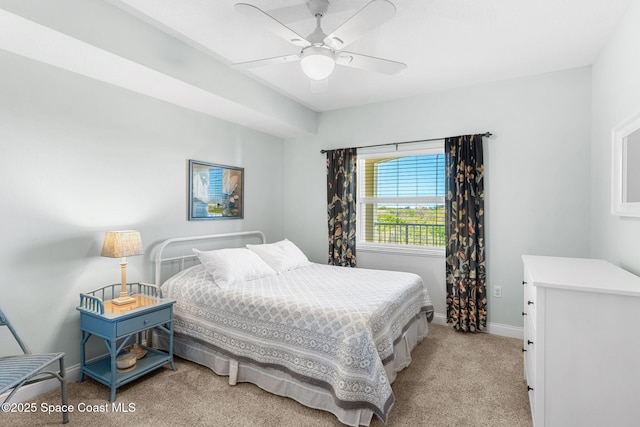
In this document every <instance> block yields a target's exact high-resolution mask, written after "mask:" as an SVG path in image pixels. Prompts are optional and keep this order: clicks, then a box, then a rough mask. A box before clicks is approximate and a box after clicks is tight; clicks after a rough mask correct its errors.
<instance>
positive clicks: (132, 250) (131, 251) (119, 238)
mask: <svg viewBox="0 0 640 427" xmlns="http://www.w3.org/2000/svg"><path fill="white" fill-rule="evenodd" d="M143 253H144V250H143V249H142V239H141V238H140V232H139V231H134V230H123V231H107V232H106V234H105V236H104V244H103V245H102V252H101V253H100V255H101V256H105V257H110V258H123V257H128V256H133V255H142V254H143Z"/></svg>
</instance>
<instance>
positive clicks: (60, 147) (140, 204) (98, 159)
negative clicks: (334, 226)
mask: <svg viewBox="0 0 640 427" xmlns="http://www.w3.org/2000/svg"><path fill="white" fill-rule="evenodd" d="M0 69H2V79H0V129H1V139H0V146H1V153H0V201H1V203H2V206H1V209H0V236H2V241H1V243H0V271H1V272H2V277H1V278H0V306H1V307H2V308H3V310H5V311H6V313H7V315H8V316H9V317H10V319H11V320H12V323H13V324H14V326H15V327H16V328H17V329H18V331H19V332H20V334H21V335H22V337H23V338H24V339H25V340H26V341H27V342H28V343H29V344H30V345H31V347H32V349H33V350H34V351H61V350H62V351H65V352H66V353H67V364H68V365H69V366H72V365H74V364H77V363H78V362H79V342H80V331H79V315H78V312H77V311H76V310H75V306H76V305H77V303H78V298H79V297H78V294H79V293H80V292H86V291H90V290H92V289H95V288H97V287H100V286H103V285H106V284H109V283H118V282H119V280H120V276H119V270H120V267H119V265H118V263H119V260H117V259H111V258H103V257H100V250H101V247H102V240H103V237H104V232H105V231H107V230H113V229H124V228H132V229H137V230H139V231H140V232H141V234H142V240H143V244H144V246H145V255H144V256H139V257H129V258H128V261H129V265H128V279H129V281H152V280H153V277H152V268H151V264H150V259H151V258H150V257H151V254H152V252H153V247H154V245H155V244H157V243H158V242H159V241H161V240H163V239H166V238H169V237H175V236H182V235H196V234H210V233H220V232H229V231H235V230H250V229H261V230H263V231H265V233H266V234H267V237H268V238H269V240H275V239H278V238H280V237H281V236H282V216H283V214H282V204H283V201H282V160H283V142H282V140H281V139H278V138H275V137H272V136H268V135H265V134H262V133H259V132H256V131H252V130H249V129H247V128H243V127H241V126H238V125H234V124H230V123H227V122H224V121H221V120H217V119H213V118H211V117H208V116H205V115H202V114H198V113H194V112H190V111H188V110H186V109H183V108H179V107H175V106H173V105H170V104H168V103H164V102H161V101H157V100H154V99H152V98H149V97H145V96H142V95H138V94H136V93H133V92H130V91H127V90H124V89H120V88H117V87H114V86H110V85H108V84H105V83H101V82H97V81H94V80H91V79H89V78H84V77H80V76H78V75H75V74H72V73H69V72H66V71H62V70H60V69H57V68H54V67H51V66H47V65H44V64H41V63H38V62H35V61H32V60H28V59H25V58H23V57H19V56H17V55H13V54H9V53H6V52H0ZM188 159H197V160H202V161H207V162H212V163H220V164H226V165H232V166H240V167H244V168H245V179H246V182H245V218H244V219H243V220H225V221H197V222H189V221H187V219H186V218H187V173H188V171H187V161H188ZM2 342H3V351H4V346H5V344H4V343H5V341H4V340H3V341H2Z"/></svg>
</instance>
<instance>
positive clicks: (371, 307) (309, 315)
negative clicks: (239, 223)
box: [154, 231, 433, 426]
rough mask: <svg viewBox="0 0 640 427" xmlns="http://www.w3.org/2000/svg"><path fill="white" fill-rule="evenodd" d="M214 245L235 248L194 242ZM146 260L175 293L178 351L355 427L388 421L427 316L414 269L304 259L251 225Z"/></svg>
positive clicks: (164, 249)
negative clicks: (399, 382) (208, 245)
mask: <svg viewBox="0 0 640 427" xmlns="http://www.w3.org/2000/svg"><path fill="white" fill-rule="evenodd" d="M211 241H216V242H219V241H228V243H229V244H231V245H232V246H231V247H225V248H215V249H209V250H204V249H202V250H200V249H198V248H200V247H204V246H203V245H204V243H205V242H206V243H210V242H211ZM239 242H241V243H244V246H237V245H239ZM245 242H251V243H248V244H247V243H245ZM234 245H235V246H234ZM174 246H175V247H178V248H182V250H183V251H185V252H191V253H188V254H186V255H176V254H175V253H171V251H170V248H172V247H174ZM174 252H175V251H174ZM154 262H155V270H156V283H157V284H158V285H160V286H161V291H162V294H163V297H166V298H173V299H175V300H176V303H175V306H174V332H175V337H174V351H175V354H176V355H177V356H180V357H182V358H185V359H187V360H190V361H193V362H196V363H199V364H202V365H205V366H207V367H209V368H211V369H212V370H213V371H214V372H216V373H217V374H219V375H224V376H227V375H228V376H229V383H230V384H236V383H237V382H251V383H254V384H256V385H258V386H259V387H260V388H262V389H264V390H266V391H268V392H271V393H274V394H278V395H281V396H286V397H290V398H292V399H295V400H297V401H298V402H300V403H302V404H303V405H306V406H309V407H312V408H316V409H321V410H325V411H329V412H331V413H333V414H334V415H335V416H336V417H337V418H338V419H339V420H340V422H342V423H344V424H347V425H351V426H358V425H369V423H370V422H371V420H372V418H373V416H377V417H379V418H380V419H381V420H382V421H383V422H386V420H387V417H388V415H389V412H390V410H391V408H392V406H393V404H394V395H393V391H392V389H391V383H392V382H393V380H394V379H395V377H396V374H397V372H399V371H400V370H402V369H404V368H405V367H407V366H408V365H409V363H410V362H411V355H410V353H411V350H412V349H413V348H414V347H415V346H416V345H417V344H418V343H420V342H421V341H422V340H423V339H424V337H425V336H426V335H427V332H428V322H430V321H431V319H432V317H433V305H432V303H431V300H430V297H429V294H428V292H427V289H426V287H425V286H424V284H423V282H422V279H421V278H420V277H419V276H418V275H415V274H412V273H402V272H394V271H383V270H371V269H360V268H345V267H335V266H328V265H322V264H317V263H313V262H309V260H308V259H307V258H306V256H305V255H304V254H303V253H302V251H300V250H299V249H298V248H297V246H295V244H293V243H292V242H290V241H288V240H287V239H284V240H282V241H279V242H275V243H271V244H267V243H266V239H265V236H264V234H263V233H262V232H259V231H251V232H239V233H228V234H220V235H209V236H197V237H186V238H174V239H169V240H166V241H164V242H162V243H161V244H160V245H159V247H158V250H157V252H156V256H155V261H154ZM176 264H177V266H176ZM167 265H171V266H172V267H171V268H170V269H169V270H170V271H169V273H167V272H166V271H165V270H166V267H167ZM175 270H177V272H175ZM174 273H175V274H174ZM167 275H171V277H169V278H168V279H167V280H164V278H163V276H165V277H166V276H167ZM154 343H155V345H158V346H160V347H162V346H163V345H164V342H163V337H162V336H158V337H154Z"/></svg>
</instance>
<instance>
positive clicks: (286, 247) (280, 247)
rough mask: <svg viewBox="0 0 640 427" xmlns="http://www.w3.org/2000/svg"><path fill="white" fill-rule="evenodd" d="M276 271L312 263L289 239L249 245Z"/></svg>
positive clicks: (281, 271) (248, 246) (279, 271)
mask: <svg viewBox="0 0 640 427" xmlns="http://www.w3.org/2000/svg"><path fill="white" fill-rule="evenodd" d="M247 248H249V249H250V250H252V251H253V252H255V253H256V254H258V255H259V256H260V258H262V259H263V260H264V262H266V263H267V264H269V266H270V267H271V268H272V269H274V270H275V271H277V272H278V274H280V273H284V272H285V271H289V270H294V269H296V268H300V267H306V266H307V265H309V264H310V262H309V259H308V258H307V256H306V255H305V254H304V253H303V252H302V251H301V250H300V248H298V247H297V246H296V245H295V244H294V243H293V242H291V241H290V240H288V239H284V240H281V241H279V242H275V243H268V244H264V245H247Z"/></svg>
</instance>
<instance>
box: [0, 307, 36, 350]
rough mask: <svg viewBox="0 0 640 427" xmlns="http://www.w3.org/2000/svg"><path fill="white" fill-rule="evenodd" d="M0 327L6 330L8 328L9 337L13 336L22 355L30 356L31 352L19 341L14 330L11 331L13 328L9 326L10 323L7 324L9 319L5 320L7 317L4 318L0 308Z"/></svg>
mask: <svg viewBox="0 0 640 427" xmlns="http://www.w3.org/2000/svg"><path fill="white" fill-rule="evenodd" d="M0 326H6V327H7V328H9V331H11V335H13V338H14V339H15V340H16V341H17V343H18V345H19V346H20V348H21V349H22V351H23V352H24V354H31V350H30V349H29V347H27V345H26V344H25V343H24V342H23V341H22V340H21V339H20V336H19V335H18V333H17V332H16V330H15V329H13V326H11V323H9V319H7V316H5V314H4V312H3V311H2V309H1V308H0Z"/></svg>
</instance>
